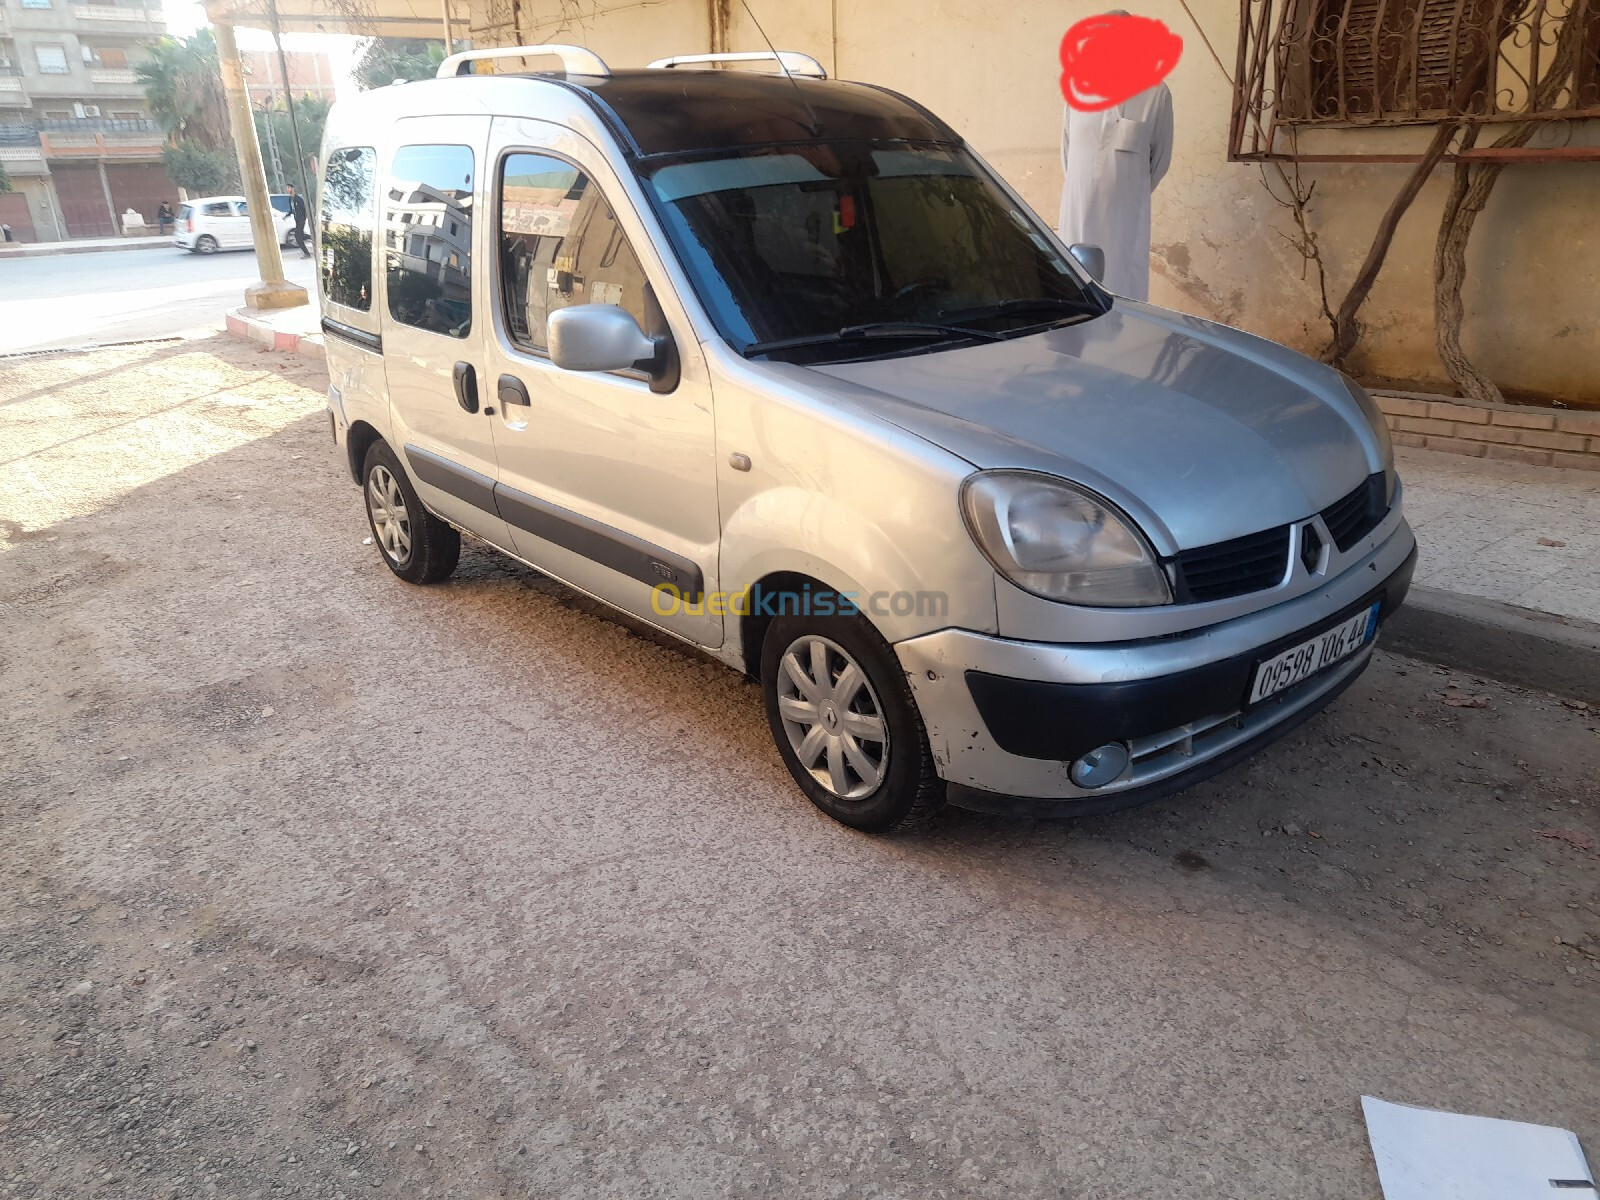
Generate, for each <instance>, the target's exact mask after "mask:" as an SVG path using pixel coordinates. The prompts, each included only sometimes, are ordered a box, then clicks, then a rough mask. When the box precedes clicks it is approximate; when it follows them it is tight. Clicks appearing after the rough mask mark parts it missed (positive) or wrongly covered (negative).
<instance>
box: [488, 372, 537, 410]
mask: <svg viewBox="0 0 1600 1200" xmlns="http://www.w3.org/2000/svg"><path fill="white" fill-rule="evenodd" d="M496 390H497V391H498V392H499V393H500V403H501V404H520V405H522V406H523V407H524V408H526V407H528V406H530V405H531V404H532V403H533V401H532V400H530V399H529V398H528V386H527V384H525V383H523V382H522V380H520V379H518V378H517V377H516V376H515V375H502V376H500V386H499V388H498V389H496Z"/></svg>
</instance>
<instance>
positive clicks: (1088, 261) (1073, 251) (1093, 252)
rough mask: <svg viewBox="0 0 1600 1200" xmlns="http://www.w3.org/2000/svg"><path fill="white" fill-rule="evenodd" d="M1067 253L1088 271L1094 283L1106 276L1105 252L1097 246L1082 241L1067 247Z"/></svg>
mask: <svg viewBox="0 0 1600 1200" xmlns="http://www.w3.org/2000/svg"><path fill="white" fill-rule="evenodd" d="M1067 253H1068V254H1070V255H1072V257H1073V258H1075V259H1077V260H1078V265H1079V266H1080V267H1082V268H1083V269H1084V270H1085V271H1087V272H1089V278H1090V279H1093V280H1094V281H1095V282H1096V283H1100V282H1102V281H1103V280H1104V279H1105V277H1106V252H1105V251H1104V250H1102V249H1100V247H1099V246H1088V245H1085V244H1084V243H1082V242H1078V243H1076V244H1075V245H1072V246H1069V247H1068V248H1067Z"/></svg>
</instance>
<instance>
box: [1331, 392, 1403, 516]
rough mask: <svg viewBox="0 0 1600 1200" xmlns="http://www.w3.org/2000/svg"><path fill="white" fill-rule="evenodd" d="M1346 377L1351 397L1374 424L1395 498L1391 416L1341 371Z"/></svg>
mask: <svg viewBox="0 0 1600 1200" xmlns="http://www.w3.org/2000/svg"><path fill="white" fill-rule="evenodd" d="M1340 375H1341V377H1342V378H1343V379H1344V388H1345V391H1347V392H1349V393H1350V397H1351V399H1353V400H1354V401H1355V402H1356V403H1357V404H1359V405H1360V406H1361V412H1362V415H1363V416H1365V417H1366V418H1367V424H1368V425H1371V426H1372V433H1373V436H1374V437H1376V438H1377V439H1378V456H1379V458H1380V459H1382V461H1383V478H1384V483H1385V485H1386V488H1387V491H1388V493H1389V495H1388V499H1390V500H1392V499H1393V498H1394V442H1393V441H1392V440H1390V438H1389V418H1388V417H1386V416H1384V415H1383V409H1381V408H1379V407H1378V402H1377V401H1376V400H1374V399H1373V398H1372V397H1371V396H1369V395H1367V389H1366V388H1364V387H1362V386H1361V385H1360V384H1359V383H1357V382H1356V381H1355V380H1354V379H1351V378H1350V376H1348V375H1345V374H1344V373H1343V372H1340Z"/></svg>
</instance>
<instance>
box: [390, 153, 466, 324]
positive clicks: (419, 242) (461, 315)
mask: <svg viewBox="0 0 1600 1200" xmlns="http://www.w3.org/2000/svg"><path fill="white" fill-rule="evenodd" d="M472 172H473V159H472V151H471V150H470V149H468V148H467V147H466V146H402V147H400V149H398V150H396V151H395V155H394V165H393V166H392V167H391V168H390V170H389V182H388V187H389V190H388V192H387V193H386V195H385V196H384V201H383V253H384V264H385V267H384V269H385V271H386V272H387V275H386V279H387V286H388V290H389V315H390V316H391V317H393V318H394V319H395V320H396V321H399V322H400V323H401V324H404V325H412V326H415V327H416V328H418V329H426V330H429V331H431V332H433V333H442V334H445V335H446V336H448V337H458V338H460V337H466V336H467V333H468V332H469V331H470V330H471V329H472Z"/></svg>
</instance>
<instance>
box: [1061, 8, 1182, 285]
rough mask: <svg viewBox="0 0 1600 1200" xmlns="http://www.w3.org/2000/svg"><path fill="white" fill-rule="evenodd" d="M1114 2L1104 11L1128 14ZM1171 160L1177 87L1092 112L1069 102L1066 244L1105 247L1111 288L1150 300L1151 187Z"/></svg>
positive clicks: (1064, 156)
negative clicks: (1174, 100) (1112, 7)
mask: <svg viewBox="0 0 1600 1200" xmlns="http://www.w3.org/2000/svg"><path fill="white" fill-rule="evenodd" d="M1128 15H1129V14H1128V12H1127V10H1126V9H1121V8H1119V9H1114V10H1113V11H1111V12H1109V13H1106V14H1105V17H1106V18H1118V17H1127V16H1128ZM1171 162H1172V93H1171V92H1169V91H1168V90H1167V85H1166V84H1164V83H1158V84H1156V85H1155V87H1153V88H1149V89H1148V90H1146V91H1143V92H1140V93H1138V94H1137V95H1135V96H1130V97H1129V98H1128V99H1126V100H1124V101H1123V102H1122V103H1120V104H1114V105H1112V106H1111V107H1110V108H1106V109H1099V110H1096V111H1094V112H1083V111H1081V110H1079V109H1077V108H1074V107H1072V106H1071V105H1068V106H1067V107H1066V109H1065V110H1064V112H1063V114H1062V121H1061V168H1062V170H1063V171H1064V172H1065V174H1066V182H1065V185H1064V186H1063V187H1062V189H1061V218H1060V222H1059V224H1058V225H1057V228H1058V230H1059V231H1060V234H1061V240H1062V241H1063V242H1065V243H1067V245H1069V246H1070V245H1072V244H1073V243H1074V242H1082V243H1086V244H1088V245H1091V246H1099V247H1100V249H1102V250H1103V251H1105V256H1106V267H1105V278H1104V279H1102V280H1101V281H1100V282H1101V283H1103V284H1105V286H1106V290H1107V291H1110V292H1114V293H1115V294H1116V295H1118V296H1125V297H1127V298H1128V299H1129V300H1148V299H1150V193H1151V192H1153V191H1155V189H1156V185H1157V184H1158V183H1160V182H1161V179H1162V176H1164V175H1165V174H1166V173H1167V167H1168V166H1169V165H1170V164H1171Z"/></svg>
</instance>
